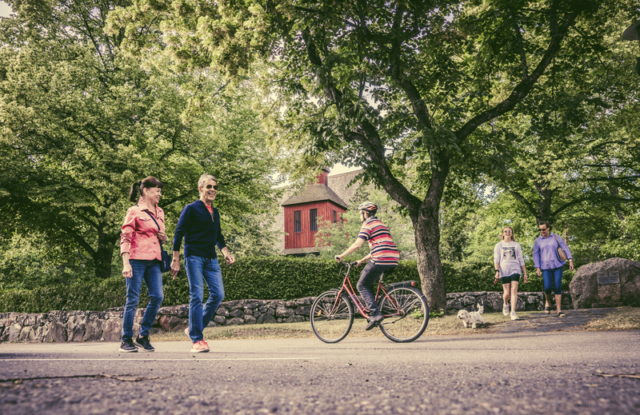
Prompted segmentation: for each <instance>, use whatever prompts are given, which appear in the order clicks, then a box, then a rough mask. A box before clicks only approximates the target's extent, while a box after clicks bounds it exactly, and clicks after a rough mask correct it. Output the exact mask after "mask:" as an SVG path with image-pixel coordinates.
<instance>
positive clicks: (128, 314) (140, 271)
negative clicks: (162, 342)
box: [122, 259, 164, 341]
mask: <svg viewBox="0 0 640 415" xmlns="http://www.w3.org/2000/svg"><path fill="white" fill-rule="evenodd" d="M129 263H130V264H131V271H132V273H131V274H132V276H131V278H125V281H126V282H127V302H126V304H125V306H124V314H123V316H122V341H128V340H132V337H133V319H134V317H135V315H136V308H137V307H138V302H140V289H142V282H143V281H144V284H145V285H146V286H147V291H149V305H147V309H146V310H145V311H144V317H142V323H140V333H139V335H140V336H148V335H149V330H151V326H153V321H154V320H155V319H156V315H157V314H158V310H159V309H160V306H161V305H162V300H163V298H164V294H163V293H162V273H161V272H160V261H158V260H157V259H152V260H146V259H130V260H129Z"/></svg>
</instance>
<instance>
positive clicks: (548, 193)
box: [536, 183, 553, 225]
mask: <svg viewBox="0 0 640 415" xmlns="http://www.w3.org/2000/svg"><path fill="white" fill-rule="evenodd" d="M547 186H548V184H547V183H544V184H542V185H539V186H536V187H537V190H538V194H539V195H540V197H541V199H540V201H539V202H538V214H537V215H536V223H537V224H538V225H539V224H540V222H543V221H546V222H549V223H551V224H552V225H553V214H552V212H551V197H552V196H553V190H551V189H549V188H548V187H547Z"/></svg>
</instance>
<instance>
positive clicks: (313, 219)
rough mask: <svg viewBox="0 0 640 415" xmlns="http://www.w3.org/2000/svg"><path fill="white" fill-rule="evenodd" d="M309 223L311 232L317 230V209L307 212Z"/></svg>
mask: <svg viewBox="0 0 640 415" xmlns="http://www.w3.org/2000/svg"><path fill="white" fill-rule="evenodd" d="M309 223H310V224H311V230H312V231H317V230H318V209H311V210H310V211H309Z"/></svg>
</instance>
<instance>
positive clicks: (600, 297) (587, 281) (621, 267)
mask: <svg viewBox="0 0 640 415" xmlns="http://www.w3.org/2000/svg"><path fill="white" fill-rule="evenodd" d="M569 289H570V292H571V298H572V300H573V308H574V309H579V308H592V307H606V306H618V305H636V306H637V305H640V262H635V261H631V260H628V259H623V258H611V259H607V260H606V261H603V262H595V263H592V264H587V265H583V266H581V267H580V268H579V269H578V272H576V275H575V277H573V280H571V284H569Z"/></svg>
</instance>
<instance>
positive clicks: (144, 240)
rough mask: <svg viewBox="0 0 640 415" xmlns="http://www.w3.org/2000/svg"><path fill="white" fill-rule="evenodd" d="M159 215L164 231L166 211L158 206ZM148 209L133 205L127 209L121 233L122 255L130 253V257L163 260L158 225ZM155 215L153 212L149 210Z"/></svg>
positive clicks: (159, 223) (158, 219) (160, 224)
mask: <svg viewBox="0 0 640 415" xmlns="http://www.w3.org/2000/svg"><path fill="white" fill-rule="evenodd" d="M156 210H157V212H158V216H157V217H156V218H155V219H156V221H157V222H158V225H159V226H160V229H161V230H162V232H164V211H163V210H162V209H160V207H159V206H156ZM147 212H149V211H148V210H147V209H144V210H143V209H141V208H140V206H138V205H136V206H132V207H130V208H129V210H127V216H125V218H124V225H122V232H121V234H120V255H122V254H124V253H125V252H128V253H129V258H130V259H147V260H151V259H157V260H159V261H162V254H161V253H160V241H159V240H158V227H157V226H156V224H155V223H154V222H153V219H151V216H149V214H148V213H147ZM149 213H150V214H151V215H153V212H149Z"/></svg>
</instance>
